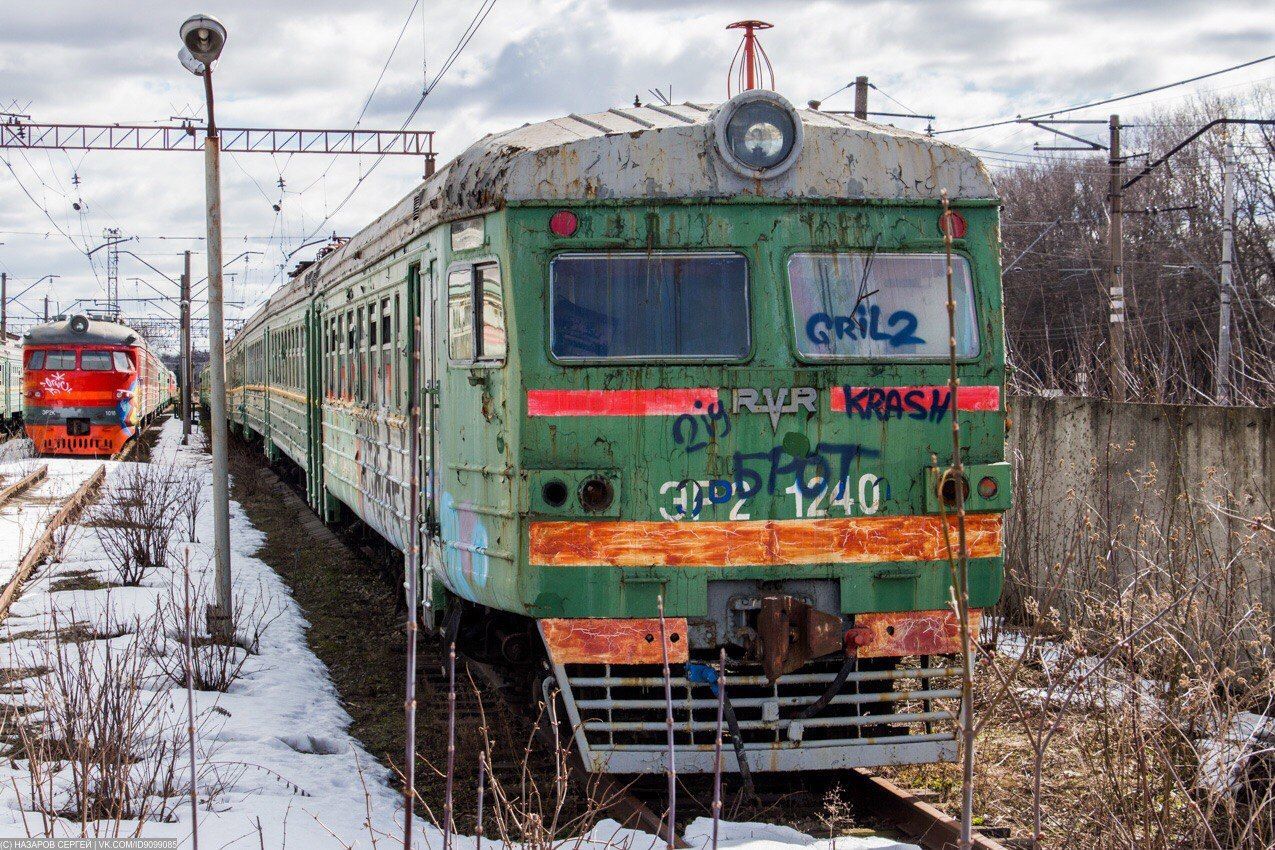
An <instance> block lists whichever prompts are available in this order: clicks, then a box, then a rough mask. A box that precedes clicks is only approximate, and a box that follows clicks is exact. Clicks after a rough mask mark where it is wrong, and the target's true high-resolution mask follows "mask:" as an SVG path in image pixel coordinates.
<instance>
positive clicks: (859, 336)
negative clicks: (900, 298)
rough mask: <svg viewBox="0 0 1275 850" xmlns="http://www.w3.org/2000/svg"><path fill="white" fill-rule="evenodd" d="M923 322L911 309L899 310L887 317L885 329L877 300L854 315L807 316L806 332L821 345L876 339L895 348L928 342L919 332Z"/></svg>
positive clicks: (827, 314)
mask: <svg viewBox="0 0 1275 850" xmlns="http://www.w3.org/2000/svg"><path fill="white" fill-rule="evenodd" d="M919 324H920V322H919V320H918V319H917V317H916V314H915V313H913V312H912V311H910V310H895V311H894V312H893V313H891V314H890V317H889V318H888V319H886V321H885V327H886V329H887V330H888V331H889V332H888V333H887V332H886V331H883V330H882V329H881V308H880V307H878V306H877V305H875V304H873V305H871V306H865V305H863V304H860V305H859V306H858V307H857V308H856V309H855V311H854V315H853V316H833V315H831V314H830V313H812V314H811V316H810V318H809V319H807V320H806V336H808V337H809V338H810V341H811V342H813V343H815V344H817V345H825V346H826V345H830V344H832V341H833V339H834V337H835V338H836V339H837V340H843V339H849V340H873V341H876V342H885V343H887V344H889V345H890V346H892V347H894V348H898V347H899V346H904V345H925V340H924V339H922V338H921V337H919V336H917V335H916V329H917V327H918V325H919Z"/></svg>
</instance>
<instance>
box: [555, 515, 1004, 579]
mask: <svg viewBox="0 0 1275 850" xmlns="http://www.w3.org/2000/svg"><path fill="white" fill-rule="evenodd" d="M965 519H966V536H967V541H968V545H969V551H970V557H971V558H994V557H997V556H999V555H1000V554H1001V516H1000V514H970V515H968V516H967V517H966V518H965ZM948 526H949V528H950V530H951V536H952V545H953V547H955V545H956V520H955V519H954V518H952V519H949V520H948ZM946 558H947V546H946V544H945V542H944V535H943V521H942V519H941V518H940V517H937V516H887V517H853V518H851V517H844V518H841V517H837V518H830V519H792V520H763V521H754V522H576V521H557V522H533V523H532V524H531V542H530V560H531V563H532V564H536V565H539V566H549V567H570V566H590V565H610V566H616V567H743V566H753V565H765V566H771V565H779V564H875V563H881V562H888V561H939V560H946Z"/></svg>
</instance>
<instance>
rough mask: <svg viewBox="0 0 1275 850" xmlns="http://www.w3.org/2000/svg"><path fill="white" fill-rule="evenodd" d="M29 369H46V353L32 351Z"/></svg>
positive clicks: (29, 358) (28, 362)
mask: <svg viewBox="0 0 1275 850" xmlns="http://www.w3.org/2000/svg"><path fill="white" fill-rule="evenodd" d="M27 368H28V369H31V370H32V371H34V370H36V369H43V368H44V352H43V351H32V352H31V356H30V357H28V358H27Z"/></svg>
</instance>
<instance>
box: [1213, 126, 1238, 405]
mask: <svg viewBox="0 0 1275 850" xmlns="http://www.w3.org/2000/svg"><path fill="white" fill-rule="evenodd" d="M1234 222H1235V148H1234V146H1233V145H1232V143H1231V137H1230V134H1229V133H1228V134H1227V137H1226V148H1225V152H1224V153H1223V154H1222V274H1221V277H1220V279H1219V280H1218V301H1219V304H1218V316H1217V362H1216V363H1214V365H1213V380H1214V383H1215V386H1216V391H1215V393H1214V395H1215V396H1216V397H1217V399H1216V400H1217V403H1218V404H1230V403H1231V274H1232V258H1231V255H1232V254H1233V252H1234V250H1235V223H1234Z"/></svg>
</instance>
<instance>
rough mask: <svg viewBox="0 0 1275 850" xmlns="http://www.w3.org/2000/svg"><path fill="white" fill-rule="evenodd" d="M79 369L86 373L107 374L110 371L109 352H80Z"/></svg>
mask: <svg viewBox="0 0 1275 850" xmlns="http://www.w3.org/2000/svg"><path fill="white" fill-rule="evenodd" d="M80 368H81V369H83V370H84V371H86V372H109V371H111V368H112V367H111V352H109V351H82V352H80Z"/></svg>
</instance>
